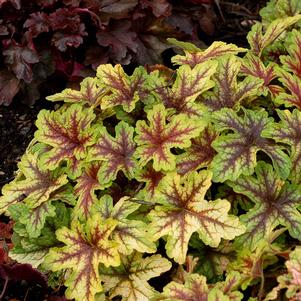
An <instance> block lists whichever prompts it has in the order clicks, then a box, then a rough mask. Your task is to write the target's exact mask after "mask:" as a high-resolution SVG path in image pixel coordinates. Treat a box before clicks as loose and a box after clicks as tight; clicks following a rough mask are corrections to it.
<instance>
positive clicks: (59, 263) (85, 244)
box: [45, 214, 120, 301]
mask: <svg viewBox="0 0 301 301" xmlns="http://www.w3.org/2000/svg"><path fill="white" fill-rule="evenodd" d="M116 224H117V221H114V220H112V219H108V220H106V221H103V220H102V219H101V217H100V216H99V215H98V214H95V215H93V216H92V217H91V218H89V219H88V220H87V222H86V224H85V225H84V226H83V225H81V224H79V223H78V222H76V221H74V222H73V223H72V225H71V229H68V228H66V227H63V228H61V229H59V230H57V232H56V235H57V238H58V240H60V241H61V242H63V243H64V244H65V246H64V247H61V248H52V249H50V251H49V254H48V255H47V257H46V258H45V266H47V268H49V269H50V270H52V271H60V270H65V269H70V270H71V274H70V275H69V277H67V278H66V281H65V285H66V286H67V290H66V297H67V298H68V299H73V298H74V299H75V300H76V301H94V300H95V299H94V296H95V294H96V293H98V292H101V291H102V285H101V280H102V279H101V278H100V275H99V265H100V263H103V264H104V265H105V266H106V267H109V266H118V265H119V264H120V258H119V254H118V251H117V250H118V245H119V244H118V243H116V242H114V241H112V240H110V238H109V237H110V235H111V233H112V232H113V230H114V229H115V227H116Z"/></svg>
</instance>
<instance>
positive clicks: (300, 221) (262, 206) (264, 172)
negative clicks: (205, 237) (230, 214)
mask: <svg viewBox="0 0 301 301" xmlns="http://www.w3.org/2000/svg"><path fill="white" fill-rule="evenodd" d="M227 184H228V185H229V186H231V187H232V188H233V190H234V191H235V192H237V193H241V194H243V195H246V196H247V197H248V198H249V199H250V200H252V202H254V203H255V206H254V207H253V208H251V209H250V210H249V211H248V212H247V213H246V214H244V215H242V216H240V219H241V221H242V222H243V223H244V224H245V225H246V227H247V230H246V233H245V234H243V235H241V236H240V237H238V238H237V239H236V243H237V244H238V245H243V246H244V247H249V248H250V249H251V250H253V249H255V248H256V246H257V245H258V243H259V242H260V241H266V240H267V238H268V236H269V235H271V234H272V232H273V231H274V230H275V229H276V228H277V227H279V226H280V225H281V226H284V227H286V228H287V229H288V231H289V234H290V235H291V236H292V237H294V238H296V239H299V238H300V236H301V213H300V211H299V210H298V208H299V207H300V204H301V190H300V187H298V185H294V184H290V183H289V182H287V181H283V180H281V179H280V178H278V177H277V174H276V173H275V172H274V170H273V167H272V166H271V165H269V164H267V163H265V162H262V161H260V162H258V164H257V166H256V168H255V176H240V177H239V178H238V179H237V180H236V181H234V182H227Z"/></svg>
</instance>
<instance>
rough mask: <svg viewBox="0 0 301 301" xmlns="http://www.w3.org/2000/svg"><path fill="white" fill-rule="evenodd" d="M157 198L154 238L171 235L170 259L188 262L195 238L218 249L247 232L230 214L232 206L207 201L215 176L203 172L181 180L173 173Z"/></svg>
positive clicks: (150, 216)
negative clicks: (226, 241) (190, 247)
mask: <svg viewBox="0 0 301 301" xmlns="http://www.w3.org/2000/svg"><path fill="white" fill-rule="evenodd" d="M162 181H163V183H162V188H161V189H160V191H158V192H157V193H156V195H155V197H154V199H155V201H156V202H157V203H160V205H158V206H156V207H155V209H154V210H152V211H151V212H150V214H149V218H150V219H151V221H152V223H151V225H150V229H151V231H152V233H153V235H154V239H159V238H160V237H162V236H166V235H167V244H166V251H167V255H168V256H169V257H170V258H174V260H175V261H176V262H178V263H180V264H182V263H184V261H185V258H186V253H187V249H188V242H189V239H190V237H191V235H192V234H193V233H194V232H197V233H198V235H199V237H200V239H201V240H202V241H203V242H204V243H205V244H208V245H210V246H213V247H217V246H218V244H219V243H220V241H221V239H222V238H224V239H233V238H234V237H235V236H238V235H240V234H242V233H243V232H244V226H242V225H241V224H240V223H239V220H238V218H237V217H234V216H230V215H228V214H227V213H228V211H229V210H230V203H229V202H227V201H226V200H222V199H218V200H215V201H210V202H207V201H206V200H205V199H204V197H205V193H206V191H207V190H208V188H209V187H210V185H211V173H210V172H208V171H201V172H199V173H197V172H193V173H190V174H189V175H188V176H187V177H183V178H181V177H180V176H179V175H178V174H174V173H169V174H168V175H167V176H166V177H165V178H164V179H163V180H162Z"/></svg>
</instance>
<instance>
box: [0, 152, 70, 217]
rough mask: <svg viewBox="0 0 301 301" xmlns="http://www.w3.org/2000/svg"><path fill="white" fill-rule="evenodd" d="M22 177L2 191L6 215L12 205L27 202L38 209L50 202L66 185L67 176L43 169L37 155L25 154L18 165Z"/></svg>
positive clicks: (0, 208) (0, 206) (1, 202)
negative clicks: (52, 196)
mask: <svg viewBox="0 0 301 301" xmlns="http://www.w3.org/2000/svg"><path fill="white" fill-rule="evenodd" d="M18 167H19V170H20V172H21V175H20V176H19V177H17V178H16V179H15V180H14V181H12V182H11V183H9V184H7V185H5V186H4V187H3V189H2V194H3V196H1V197H0V212H1V213H4V212H6V210H7V209H8V207H9V206H10V205H12V204H16V203H19V202H21V201H22V202H25V203H26V204H27V205H28V206H29V207H31V208H36V207H38V206H39V205H41V204H42V203H44V202H46V201H47V200H49V198H50V197H51V194H52V193H53V192H55V191H56V190H57V189H59V188H60V187H61V186H63V185H65V184H66V183H67V182H68V181H67V176H66V175H61V174H59V173H57V172H51V171H49V170H46V171H44V170H43V169H42V168H41V164H40V161H39V160H38V155H37V154H30V153H25V154H24V155H23V157H22V158H21V162H20V163H19V164H18Z"/></svg>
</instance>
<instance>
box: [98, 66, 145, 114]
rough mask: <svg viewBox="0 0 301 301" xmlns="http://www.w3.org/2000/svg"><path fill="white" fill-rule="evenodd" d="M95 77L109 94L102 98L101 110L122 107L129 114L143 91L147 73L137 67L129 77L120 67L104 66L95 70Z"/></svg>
mask: <svg viewBox="0 0 301 301" xmlns="http://www.w3.org/2000/svg"><path fill="white" fill-rule="evenodd" d="M97 77H98V78H99V80H100V82H101V84H102V85H104V86H106V87H107V88H108V91H109V92H110V94H109V95H106V96H105V97H104V98H103V100H102V103H101V108H102V109H107V108H111V107H115V106H122V107H123V109H124V110H125V111H126V112H128V113H129V112H131V111H133V110H134V108H135V104H136V102H137V101H138V100H139V99H140V93H142V92H143V91H144V89H145V88H144V86H145V84H146V79H147V73H146V71H145V69H144V68H143V67H139V68H136V69H135V71H134V73H133V74H132V75H131V76H129V75H127V74H126V73H125V72H124V71H123V69H122V67H121V65H116V66H114V67H113V66H112V65H109V64H106V65H100V66H99V67H98V68H97Z"/></svg>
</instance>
